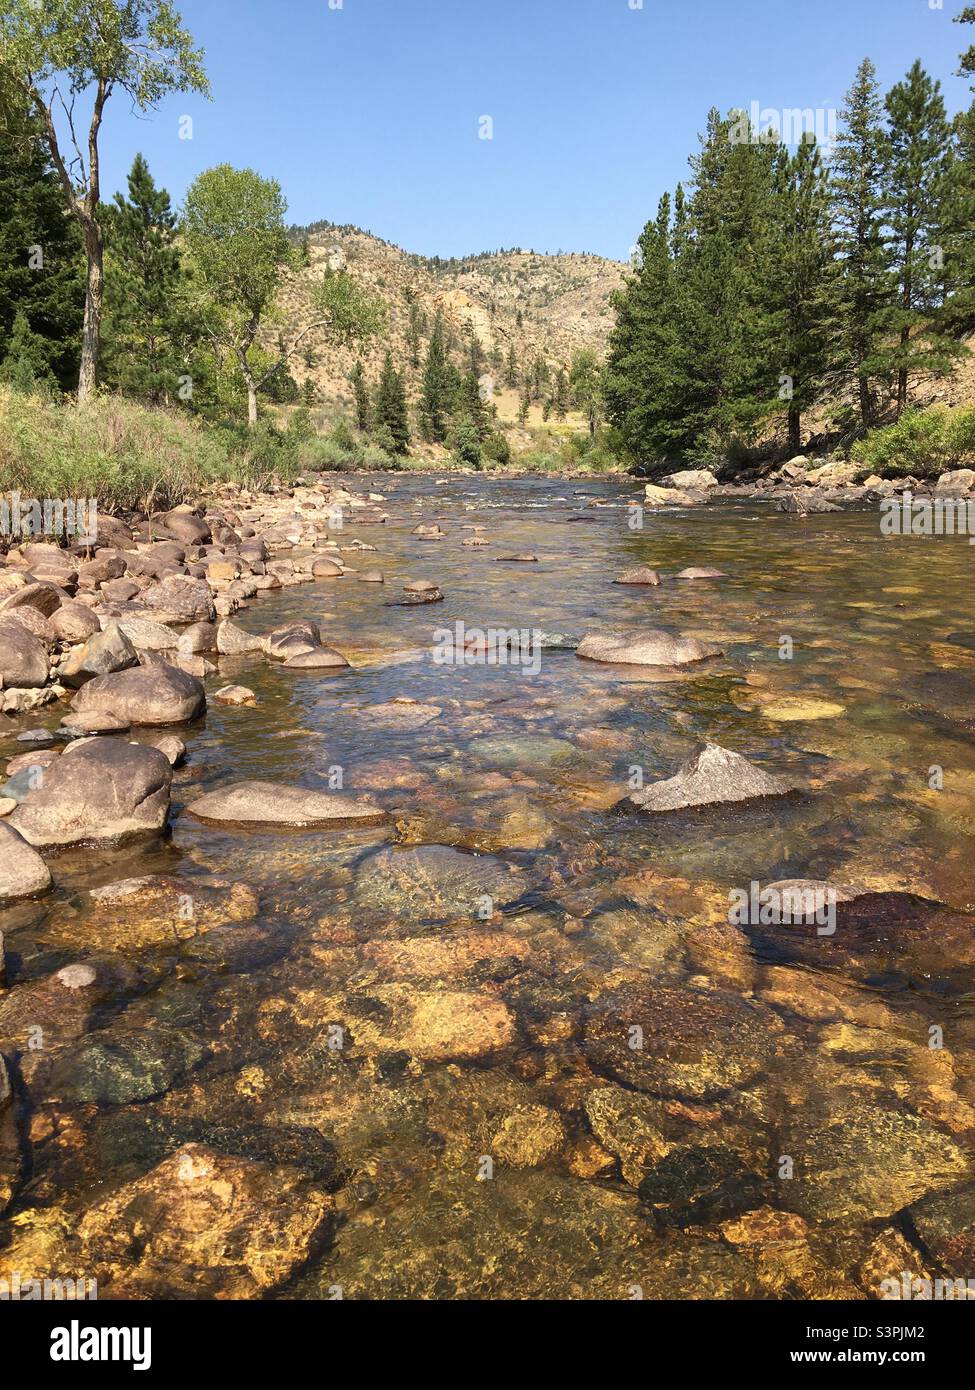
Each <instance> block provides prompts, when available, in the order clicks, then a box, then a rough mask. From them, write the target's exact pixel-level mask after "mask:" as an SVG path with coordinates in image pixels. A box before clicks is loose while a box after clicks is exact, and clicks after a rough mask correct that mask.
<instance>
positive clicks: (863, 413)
mask: <svg viewBox="0 0 975 1390" xmlns="http://www.w3.org/2000/svg"><path fill="white" fill-rule="evenodd" d="M860 418H861V420H862V421H863V428H864V429H869V428H870V422H871V420H872V419H873V403H872V402H871V400H870V382H869V381H868V380H867V378H866V377H865V376H861V378H860Z"/></svg>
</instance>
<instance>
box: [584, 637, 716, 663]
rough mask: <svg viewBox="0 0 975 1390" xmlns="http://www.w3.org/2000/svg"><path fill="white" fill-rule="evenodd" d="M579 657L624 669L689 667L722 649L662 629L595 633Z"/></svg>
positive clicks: (587, 639) (586, 638)
mask: <svg viewBox="0 0 975 1390" xmlns="http://www.w3.org/2000/svg"><path fill="white" fill-rule="evenodd" d="M576 656H581V657H584V658H585V659H586V660H587V661H601V662H606V663H609V664H611V665H621V666H686V665H688V664H689V663H692V662H695V661H705V660H707V658H708V657H711V656H721V648H720V647H715V646H713V645H712V644H711V643H709V642H699V641H698V639H697V638H696V637H677V636H675V635H674V634H673V633H670V632H664V630H663V629H662V628H644V629H643V631H642V632H640V633H639V634H638V635H635V636H632V637H631V636H626V635H625V634H623V633H618V632H593V633H588V634H587V635H586V636H585V637H583V639H582V641H581V642H580V643H579V645H578V647H577V648H576Z"/></svg>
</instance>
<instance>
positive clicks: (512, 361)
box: [504, 343, 521, 390]
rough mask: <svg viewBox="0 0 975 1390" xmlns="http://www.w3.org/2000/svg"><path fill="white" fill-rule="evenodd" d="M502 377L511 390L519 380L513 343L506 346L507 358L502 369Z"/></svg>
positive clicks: (519, 372)
mask: <svg viewBox="0 0 975 1390" xmlns="http://www.w3.org/2000/svg"><path fill="white" fill-rule="evenodd" d="M504 379H505V383H506V385H508V386H510V387H511V388H512V390H514V388H515V387H516V386H517V385H518V382H519V381H520V380H521V370H520V368H519V366H518V354H517V353H516V352H515V345H514V343H512V344H511V345H510V346H509V348H508V360H507V363H506V365H505V369H504Z"/></svg>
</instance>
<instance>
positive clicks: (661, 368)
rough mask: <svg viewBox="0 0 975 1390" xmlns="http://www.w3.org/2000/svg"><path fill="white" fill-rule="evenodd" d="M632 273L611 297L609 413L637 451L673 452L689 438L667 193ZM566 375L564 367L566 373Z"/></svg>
mask: <svg viewBox="0 0 975 1390" xmlns="http://www.w3.org/2000/svg"><path fill="white" fill-rule="evenodd" d="M635 262H636V263H635V273H634V275H633V276H631V278H630V279H629V280H628V281H627V283H626V285H625V286H624V288H623V289H622V290H620V291H618V292H617V294H616V295H615V296H614V307H615V309H616V324H615V327H614V328H613V331H612V334H611V336H610V342H609V355H608V359H607V363H606V376H605V386H604V389H605V395H606V406H607V412H608V415H609V419H610V420H611V421H612V423H613V424H614V425H615V426H616V427H617V429H618V430H619V431H620V433H621V435H622V436H623V440H624V443H625V444H626V447H627V448H628V450H629V452H630V453H632V454H633V456H634V457H635V458H641V457H643V456H644V454H645V453H648V452H649V453H650V454H652V455H654V456H657V455H662V456H664V457H666V456H668V455H669V454H671V453H672V452H680V451H681V450H682V449H683V447H684V446H685V445H686V444H687V442H688V441H687V437H686V432H685V429H684V426H683V425H682V423H681V420H680V415H679V404H678V402H677V400H676V398H675V395H674V389H675V384H676V383H675V372H676V361H675V356H676V353H675V349H676V345H677V323H676V294H675V268H674V260H673V256H672V253H671V215H670V197H669V195H668V194H666V193H665V194H664V196H663V197H662V198H661V200H660V205H659V207H658V209H657V217H656V219H655V221H653V222H648V223H647V225H646V226H645V227H644V229H643V232H642V234H641V236H640V239H639V242H638V244H637V255H636V257H635ZM563 375H564V374H563Z"/></svg>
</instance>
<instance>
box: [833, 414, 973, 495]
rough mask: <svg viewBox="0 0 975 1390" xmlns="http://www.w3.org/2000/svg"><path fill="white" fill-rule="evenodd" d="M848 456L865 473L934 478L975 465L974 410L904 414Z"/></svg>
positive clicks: (870, 434)
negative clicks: (956, 469) (861, 467)
mask: <svg viewBox="0 0 975 1390" xmlns="http://www.w3.org/2000/svg"><path fill="white" fill-rule="evenodd" d="M851 452H852V456H853V459H854V460H855V461H856V462H857V463H860V464H862V465H863V468H864V472H865V473H879V474H880V476H881V477H885V478H897V477H905V476H907V475H908V474H910V475H912V476H914V477H915V478H936V477H937V476H938V475H939V474H940V473H945V472H948V471H950V470H951V469H953V468H964V467H967V466H969V465H971V464H972V463H973V462H975V409H969V410H954V411H949V410H944V409H937V408H936V409H931V410H907V411H905V412H904V414H903V415H902V416H901V418H900V419H899V420H897V421H896V422H895V423H894V424H892V425H885V426H884V427H883V428H881V429H876V430H871V431H870V433H869V434H868V435H867V436H866V437H865V438H864V439H861V440H860V441H859V442H858V443H857V444H855V445H854V446H853V449H852V451H851Z"/></svg>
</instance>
